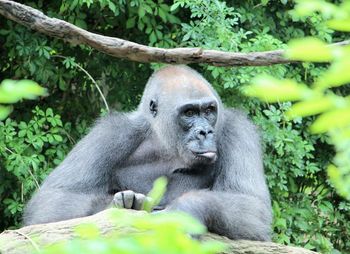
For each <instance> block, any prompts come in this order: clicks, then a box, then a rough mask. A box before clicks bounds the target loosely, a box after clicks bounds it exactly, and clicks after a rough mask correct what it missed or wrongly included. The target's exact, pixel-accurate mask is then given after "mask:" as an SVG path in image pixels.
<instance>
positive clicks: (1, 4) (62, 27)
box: [0, 0, 350, 66]
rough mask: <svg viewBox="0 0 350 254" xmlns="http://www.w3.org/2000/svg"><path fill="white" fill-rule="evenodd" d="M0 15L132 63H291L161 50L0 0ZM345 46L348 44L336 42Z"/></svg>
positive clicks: (270, 54) (276, 54) (271, 56)
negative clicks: (94, 31)
mask: <svg viewBox="0 0 350 254" xmlns="http://www.w3.org/2000/svg"><path fill="white" fill-rule="evenodd" d="M0 14H1V15H3V16H5V17H6V18H8V19H11V20H13V21H15V22H17V23H19V24H22V25H24V26H27V27H29V28H31V29H33V30H36V31H38V32H40V33H43V34H46V35H49V36H52V37H57V38H61V39H63V40H65V41H68V42H71V43H74V44H85V45H89V46H91V47H92V48H94V49H96V50H98V51H101V52H103V53H105V54H108V55H111V56H114V57H118V58H125V59H129V60H132V61H136V62H143V63H149V62H158V63H169V64H189V63H207V64H210V65H215V66H266V65H272V64H283V63H291V62H293V61H291V60H288V59H286V58H284V56H283V53H284V51H283V50H274V51H264V52H252V53H235V52H224V51H218V50H204V49H201V48H172V49H163V48H155V47H148V46H145V45H141V44H137V43H134V42H130V41H126V40H123V39H119V38H114V37H108V36H103V35H98V34H94V33H91V32H88V31H86V30H84V29H81V28H79V27H77V26H74V25H72V24H70V23H68V22H65V21H63V20H60V19H56V18H50V17H48V16H46V15H44V14H43V13H42V12H40V11H38V10H36V9H33V8H31V7H29V6H26V5H23V4H19V3H16V2H13V1H9V0H0ZM338 44H340V45H349V44H350V41H344V42H340V43H338Z"/></svg>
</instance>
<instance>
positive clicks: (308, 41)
mask: <svg viewBox="0 0 350 254" xmlns="http://www.w3.org/2000/svg"><path fill="white" fill-rule="evenodd" d="M288 46H289V48H288V49H287V51H286V53H285V56H286V57H287V58H288V59H291V60H299V61H306V62H329V61H332V60H333V54H332V49H331V47H329V46H328V45H327V44H326V43H324V42H322V41H321V40H319V39H317V38H313V37H308V38H303V39H296V40H292V41H290V43H288Z"/></svg>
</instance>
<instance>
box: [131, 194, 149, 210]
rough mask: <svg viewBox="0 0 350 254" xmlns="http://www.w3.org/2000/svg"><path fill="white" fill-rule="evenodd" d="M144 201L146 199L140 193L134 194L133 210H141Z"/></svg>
mask: <svg viewBox="0 0 350 254" xmlns="http://www.w3.org/2000/svg"><path fill="white" fill-rule="evenodd" d="M145 199H146V196H145V195H143V194H141V193H135V199H134V204H133V206H132V208H133V209H135V210H141V209H142V206H143V202H144V201H145Z"/></svg>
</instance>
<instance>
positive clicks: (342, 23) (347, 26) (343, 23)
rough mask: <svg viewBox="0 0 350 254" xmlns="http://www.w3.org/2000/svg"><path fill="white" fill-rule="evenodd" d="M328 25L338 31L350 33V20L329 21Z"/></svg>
mask: <svg viewBox="0 0 350 254" xmlns="http://www.w3.org/2000/svg"><path fill="white" fill-rule="evenodd" d="M327 25H328V26H329V27H330V28H332V29H334V30H337V31H343V32H350V18H347V19H331V20H329V21H327Z"/></svg>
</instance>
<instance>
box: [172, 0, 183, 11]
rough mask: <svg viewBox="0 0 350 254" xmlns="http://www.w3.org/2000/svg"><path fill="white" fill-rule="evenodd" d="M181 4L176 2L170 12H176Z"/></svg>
mask: <svg viewBox="0 0 350 254" xmlns="http://www.w3.org/2000/svg"><path fill="white" fill-rule="evenodd" d="M180 4H181V2H176V3H174V4H173V5H172V6H171V7H170V11H175V10H176V9H177V8H178V7H179V6H180Z"/></svg>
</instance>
